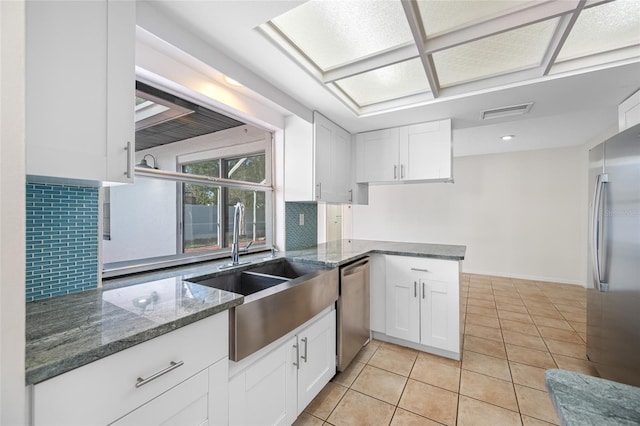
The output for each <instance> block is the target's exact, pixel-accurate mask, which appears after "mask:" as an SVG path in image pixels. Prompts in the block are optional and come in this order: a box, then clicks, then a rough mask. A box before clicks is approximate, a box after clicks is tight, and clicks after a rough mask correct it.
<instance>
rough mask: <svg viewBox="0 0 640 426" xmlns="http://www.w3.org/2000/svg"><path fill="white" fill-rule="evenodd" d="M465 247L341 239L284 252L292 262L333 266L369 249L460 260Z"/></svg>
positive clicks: (350, 259) (344, 262) (462, 257)
mask: <svg viewBox="0 0 640 426" xmlns="http://www.w3.org/2000/svg"><path fill="white" fill-rule="evenodd" d="M466 249H467V248H466V246H455V245H445V244H422V243H401V242H391V241H369V240H341V241H332V242H329V243H324V244H318V246H317V247H315V248H312V249H304V250H295V251H287V253H286V256H287V258H288V259H290V260H292V261H295V262H313V263H321V264H324V265H327V266H331V267H337V266H341V265H344V264H346V263H349V262H351V261H354V260H357V259H358V258H360V257H363V256H365V255H367V254H369V253H382V254H392V255H399V256H417V257H431V258H435V259H445V260H463V259H464V255H465V252H466Z"/></svg>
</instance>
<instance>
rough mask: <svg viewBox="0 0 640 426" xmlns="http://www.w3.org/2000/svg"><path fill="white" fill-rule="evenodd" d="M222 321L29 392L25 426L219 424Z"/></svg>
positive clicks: (224, 366)
mask: <svg viewBox="0 0 640 426" xmlns="http://www.w3.org/2000/svg"><path fill="white" fill-rule="evenodd" d="M228 318H229V316H228V313H227V312H222V313H219V314H217V315H214V316H211V317H208V318H205V319H202V320H200V321H197V322H195V323H193V324H190V325H187V326H185V327H182V328H179V329H177V330H175V331H172V332H170V333H167V334H164V335H162V336H159V337H156V338H154V339H151V340H148V341H146V342H144V343H141V344H139V345H136V346H133V347H131V348H128V349H125V350H123V351H120V352H117V353H115V354H113V355H110V356H107V357H105V358H102V359H100V360H98V361H95V362H92V363H90V364H87V365H84V366H82V367H79V368H76V369H74V370H71V371H69V372H67V373H64V374H61V375H59V376H56V377H53V378H51V379H49V380H46V381H44V382H41V383H38V384H36V385H34V386H33V388H32V404H33V407H32V412H33V418H32V423H33V424H34V425H36V426H40V425H65V426H70V425H83V426H84V425H109V424H115V425H119V426H122V425H160V424H166V425H170V424H176V425H196V426H198V425H202V424H226V423H227V412H228V405H227V397H226V395H227V391H226V389H227V386H228V380H229V379H228V348H229V347H228V336H229V331H228V330H229V328H228V327H229V322H228ZM153 376H156V378H155V379H150V380H146V381H145V382H144V383H140V380H141V378H142V379H149V378H151V377H153ZM221 398H222V400H221Z"/></svg>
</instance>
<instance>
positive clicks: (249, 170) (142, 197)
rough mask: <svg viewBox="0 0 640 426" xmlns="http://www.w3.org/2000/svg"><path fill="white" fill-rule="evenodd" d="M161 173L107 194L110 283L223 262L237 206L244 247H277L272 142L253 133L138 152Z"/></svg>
mask: <svg viewBox="0 0 640 426" xmlns="http://www.w3.org/2000/svg"><path fill="white" fill-rule="evenodd" d="M146 154H152V155H154V157H155V158H156V159H157V166H158V167H159V170H155V169H143V168H138V167H137V168H136V177H135V183H134V184H133V185H121V186H113V187H110V188H109V198H108V201H109V210H110V212H109V225H110V229H109V235H110V239H109V240H103V245H102V260H103V276H104V277H105V278H108V277H113V276H118V275H123V274H126V273H134V272H141V271H146V270H152V269H158V268H163V267H168V266H175V265H180V264H187V263H192V262H197V261H205V260H211V259H218V258H224V257H227V256H229V254H230V246H231V243H232V240H233V219H234V206H235V204H236V203H238V202H241V203H242V205H244V213H245V214H244V221H242V222H241V223H240V234H241V236H240V246H241V247H242V246H246V245H247V244H249V242H252V246H251V249H252V250H260V249H266V248H268V247H271V244H272V241H273V203H274V201H273V189H272V178H271V175H272V136H271V133H270V132H268V131H265V130H262V129H258V128H255V127H252V126H249V125H244V126H239V127H234V128H229V129H226V130H222V131H219V132H215V133H211V134H208V135H203V136H199V137H197V138H191V139H187V140H183V141H179V142H175V143H168V144H165V145H162V146H159V147H155V148H152V149H146V150H142V151H138V152H136V159H137V160H136V162H138V161H139V160H140V159H141V158H142V157H143V156H144V155H146Z"/></svg>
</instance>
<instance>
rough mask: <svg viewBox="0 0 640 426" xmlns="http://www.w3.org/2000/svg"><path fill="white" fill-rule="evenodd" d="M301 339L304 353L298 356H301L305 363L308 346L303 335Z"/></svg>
mask: <svg viewBox="0 0 640 426" xmlns="http://www.w3.org/2000/svg"><path fill="white" fill-rule="evenodd" d="M302 341H303V342H304V355H302V356H301V357H300V358H302V359H303V360H304V362H305V363H306V362H307V346H308V342H307V338H306V337H303V338H302Z"/></svg>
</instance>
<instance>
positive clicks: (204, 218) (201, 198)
mask: <svg viewBox="0 0 640 426" xmlns="http://www.w3.org/2000/svg"><path fill="white" fill-rule="evenodd" d="M182 188H183V200H184V202H183V235H184V239H183V252H184V253H192V252H197V251H204V250H217V249H219V248H220V235H219V232H218V230H219V229H220V218H219V203H218V200H219V199H220V198H219V197H220V188H218V187H212V186H203V185H196V184H191V183H184V184H182Z"/></svg>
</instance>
